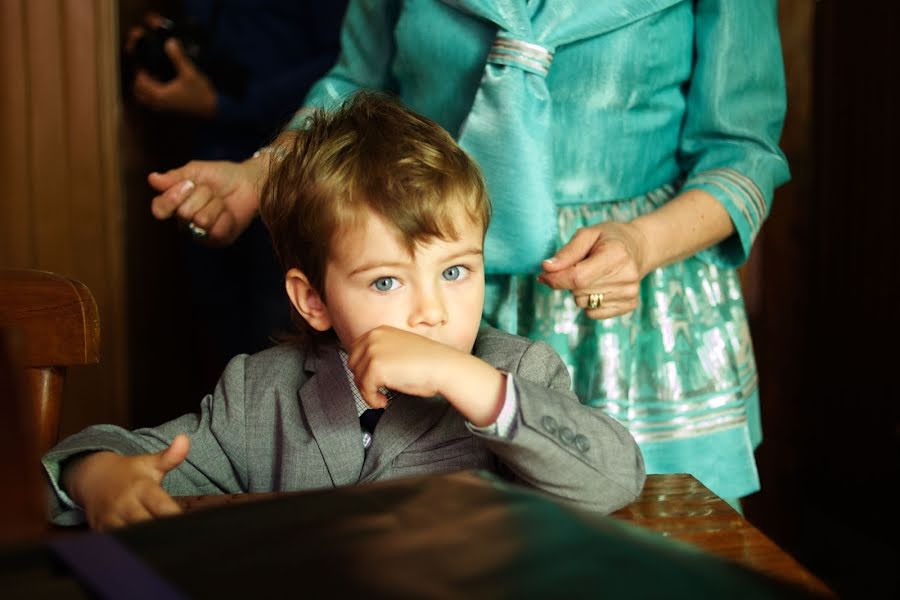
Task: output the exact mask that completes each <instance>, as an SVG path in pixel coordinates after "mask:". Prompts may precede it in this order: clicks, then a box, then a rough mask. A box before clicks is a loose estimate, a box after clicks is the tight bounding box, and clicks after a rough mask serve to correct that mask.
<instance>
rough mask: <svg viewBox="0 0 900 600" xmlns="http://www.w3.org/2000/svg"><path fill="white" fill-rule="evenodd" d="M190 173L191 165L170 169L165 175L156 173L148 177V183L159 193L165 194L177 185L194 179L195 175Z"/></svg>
mask: <svg viewBox="0 0 900 600" xmlns="http://www.w3.org/2000/svg"><path fill="white" fill-rule="evenodd" d="M190 171H191V169H190V163H188V164H186V165H183V166H181V167H178V168H177V169H170V170H168V171H166V172H165V173H158V172H156V171H154V172H153V173H150V174H149V175H147V183H149V184H150V185H151V186H152V187H153V188H154V189H155V190H156V191H157V192H164V191H166V190H168V189H169V188H171V187H172V186H173V185H175V184H176V183H179V182H182V181H184V180H186V179H192V175H193V173H191V172H190Z"/></svg>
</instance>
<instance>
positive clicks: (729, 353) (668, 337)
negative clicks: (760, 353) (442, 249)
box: [484, 185, 762, 498]
mask: <svg viewBox="0 0 900 600" xmlns="http://www.w3.org/2000/svg"><path fill="white" fill-rule="evenodd" d="M674 192H675V186H673V185H666V186H663V187H661V188H660V189H658V190H654V191H653V192H651V193H650V194H646V195H644V196H639V197H636V198H633V199H629V200H624V201H620V202H597V203H594V204H584V205H579V206H562V207H560V208H559V209H558V214H557V220H556V221H557V226H558V230H559V238H558V239H557V242H556V243H557V245H558V246H559V247H561V246H562V245H563V244H564V243H565V242H566V241H568V240H569V239H571V237H572V235H574V233H575V231H576V230H577V229H578V228H579V227H585V226H587V225H592V224H594V223H599V222H603V221H618V222H623V221H629V220H631V219H633V218H635V217H637V216H638V215H641V214H646V213H648V212H650V211H652V210H654V209H656V208H658V207H659V206H661V205H663V204H664V203H666V202H668V201H669V199H670V198H671V197H672V196H673V194H674ZM485 296H486V298H485V315H484V316H485V320H486V321H487V322H488V323H491V324H492V325H494V326H496V327H499V328H501V329H504V330H506V331H510V332H514V333H517V334H519V335H523V336H526V337H529V338H531V339H535V340H543V341H545V342H547V343H548V344H550V345H551V346H553V348H554V349H555V350H556V351H557V352H558V353H559V354H560V356H561V357H562V359H563V361H564V362H565V363H566V366H567V367H568V369H569V373H570V374H571V376H572V382H573V388H574V390H575V393H576V394H577V395H578V397H579V398H580V399H581V401H582V402H584V403H586V404H590V405H591V406H596V407H598V408H602V409H603V410H605V411H606V412H607V413H608V414H610V415H612V416H613V417H615V418H616V419H617V420H618V421H619V422H621V423H622V424H624V425H625V426H626V427H627V428H628V430H629V431H630V432H631V434H632V435H633V436H634V438H635V440H637V442H638V444H639V445H640V446H641V450H642V452H643V453H644V462H645V465H646V468H647V472H648V473H684V472H687V473H691V474H693V475H694V476H695V477H697V478H698V479H699V480H701V481H702V482H703V483H704V484H705V485H706V486H707V487H709V488H710V489H712V490H713V491H715V492H716V493H717V494H718V495H719V496H721V497H724V498H737V497H740V496H744V495H746V494H748V493H751V492H753V491H756V490H757V489H759V478H758V475H757V471H756V465H755V462H754V460H753V450H754V448H755V447H756V446H757V445H758V444H759V443H760V441H761V439H762V430H761V427H760V422H759V399H758V395H757V375H756V365H755V362H754V358H753V347H752V344H751V341H750V331H749V327H748V324H747V316H746V313H745V311H744V303H743V299H742V295H741V290H740V281H739V279H738V276H737V273H736V272H735V271H734V270H732V269H721V268H719V267H717V266H715V265H711V264H709V263H706V262H703V261H702V260H700V259H698V258H690V259H688V260H686V261H684V262H680V263H676V264H674V265H670V266H668V267H665V268H662V269H658V270H656V271H654V272H652V273H650V274H649V275H647V277H645V278H644V280H643V281H642V282H641V294H640V299H639V303H638V307H637V308H636V309H635V310H634V311H633V312H632V313H630V314H627V315H624V316H622V317H617V318H613V319H605V320H602V321H595V320H592V319H589V318H587V317H586V316H585V314H584V311H583V310H581V309H580V308H579V307H578V306H576V305H575V302H574V300H573V298H572V294H571V293H569V292H563V291H557V290H551V289H550V288H548V287H547V286H545V285H542V284H539V283H537V281H535V279H534V276H532V275H518V276H502V275H500V276H497V275H495V276H489V277H488V281H487V289H486V294H485Z"/></svg>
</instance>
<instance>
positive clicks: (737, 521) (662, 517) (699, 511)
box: [612, 474, 834, 596]
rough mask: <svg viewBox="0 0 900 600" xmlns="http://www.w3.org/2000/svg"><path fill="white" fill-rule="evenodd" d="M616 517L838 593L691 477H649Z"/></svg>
mask: <svg viewBox="0 0 900 600" xmlns="http://www.w3.org/2000/svg"><path fill="white" fill-rule="evenodd" d="M612 516H613V517H616V518H619V519H623V520H625V521H630V522H631V523H635V524H637V525H640V526H642V527H646V528H647V529H652V530H654V531H657V532H659V533H661V534H662V535H663V536H666V537H671V538H674V539H678V540H681V541H684V542H688V543H689V544H693V545H694V546H698V547H700V548H703V549H704V550H706V551H708V552H711V553H713V554H716V555H718V556H721V557H724V558H727V559H729V560H733V561H735V562H737V563H740V564H742V565H744V566H747V567H750V568H751V569H754V570H756V571H759V572H761V573H765V574H766V575H770V576H773V577H777V578H779V579H783V580H786V581H789V582H792V583H795V584H798V585H801V586H803V587H805V588H806V589H809V590H812V591H813V592H815V593H818V594H822V595H824V596H834V594H833V592H831V590H829V589H828V587H827V586H826V585H825V584H824V583H822V581H821V580H820V579H818V578H817V577H816V576H815V575H813V574H812V573H810V572H809V571H808V570H806V568H804V567H803V565H801V564H800V563H798V562H797V561H796V560H795V559H794V558H793V557H791V556H790V555H789V554H788V553H787V552H785V551H784V550H782V549H781V548H780V547H779V546H778V545H777V544H775V542H773V541H772V540H770V539H769V538H768V537H766V536H765V535H764V534H763V533H762V532H761V531H760V530H759V529H757V528H756V527H754V526H753V524H751V523H750V522H749V521H747V520H746V519H745V518H744V517H743V516H741V514H740V513H738V512H737V511H736V510H734V509H733V508H732V507H731V506H730V505H729V504H728V503H727V502H725V501H724V500H722V499H721V498H719V497H718V496H716V495H715V494H714V493H712V492H711V491H710V490H709V488H707V487H706V486H704V485H703V484H702V483H700V482H699V481H697V479H695V478H694V477H693V476H691V475H684V474H681V475H648V476H647V483H646V484H645V485H644V490H643V492H642V493H641V497H640V498H638V500H637V501H635V502H633V503H631V504H629V505H628V506H626V507H625V508H623V509H621V510H618V511H616V512H615V513H613V514H612Z"/></svg>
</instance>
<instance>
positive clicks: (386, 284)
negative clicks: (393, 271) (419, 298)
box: [372, 277, 399, 292]
mask: <svg viewBox="0 0 900 600" xmlns="http://www.w3.org/2000/svg"><path fill="white" fill-rule="evenodd" d="M398 283H399V282H398V281H397V279H396V278H394V277H379V278H378V279H376V280H375V281H374V282H373V283H372V286H373V287H374V288H375V289H376V290H378V291H379V292H389V291H391V290H393V289H396V288H397V284H398Z"/></svg>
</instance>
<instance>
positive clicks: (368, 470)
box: [359, 394, 453, 482]
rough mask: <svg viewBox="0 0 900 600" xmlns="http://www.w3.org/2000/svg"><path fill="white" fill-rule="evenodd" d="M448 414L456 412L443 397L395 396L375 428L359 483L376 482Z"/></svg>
mask: <svg viewBox="0 0 900 600" xmlns="http://www.w3.org/2000/svg"><path fill="white" fill-rule="evenodd" d="M448 410H453V408H452V407H451V406H450V404H449V403H448V402H447V401H446V400H444V399H443V398H441V397H434V398H417V397H414V396H407V395H406V394H397V395H396V396H394V398H393V399H392V400H391V405H390V406H389V407H388V409H387V410H386V411H384V415H382V417H381V419H380V420H379V421H378V426H377V427H376V428H375V435H374V436H373V440H372V446H371V447H370V448H369V451H368V453H367V454H366V457H365V462H364V463H363V468H362V473H361V474H360V477H359V480H360V482H363V481H372V480H374V479H377V478H378V476H379V474H380V473H381V472H382V471H384V470H385V469H386V468H387V467H389V466H390V464H391V461H392V460H394V458H395V457H396V456H397V455H398V454H400V453H401V452H403V450H405V449H406V447H407V446H409V445H410V444H411V443H413V442H414V441H415V440H417V439H418V438H419V437H420V436H421V435H422V434H423V433H425V432H426V431H428V429H430V428H431V427H432V426H433V425H434V424H435V423H437V422H438V421H439V420H440V418H441V417H442V416H444V414H445V413H446V412H447V411H448Z"/></svg>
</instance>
